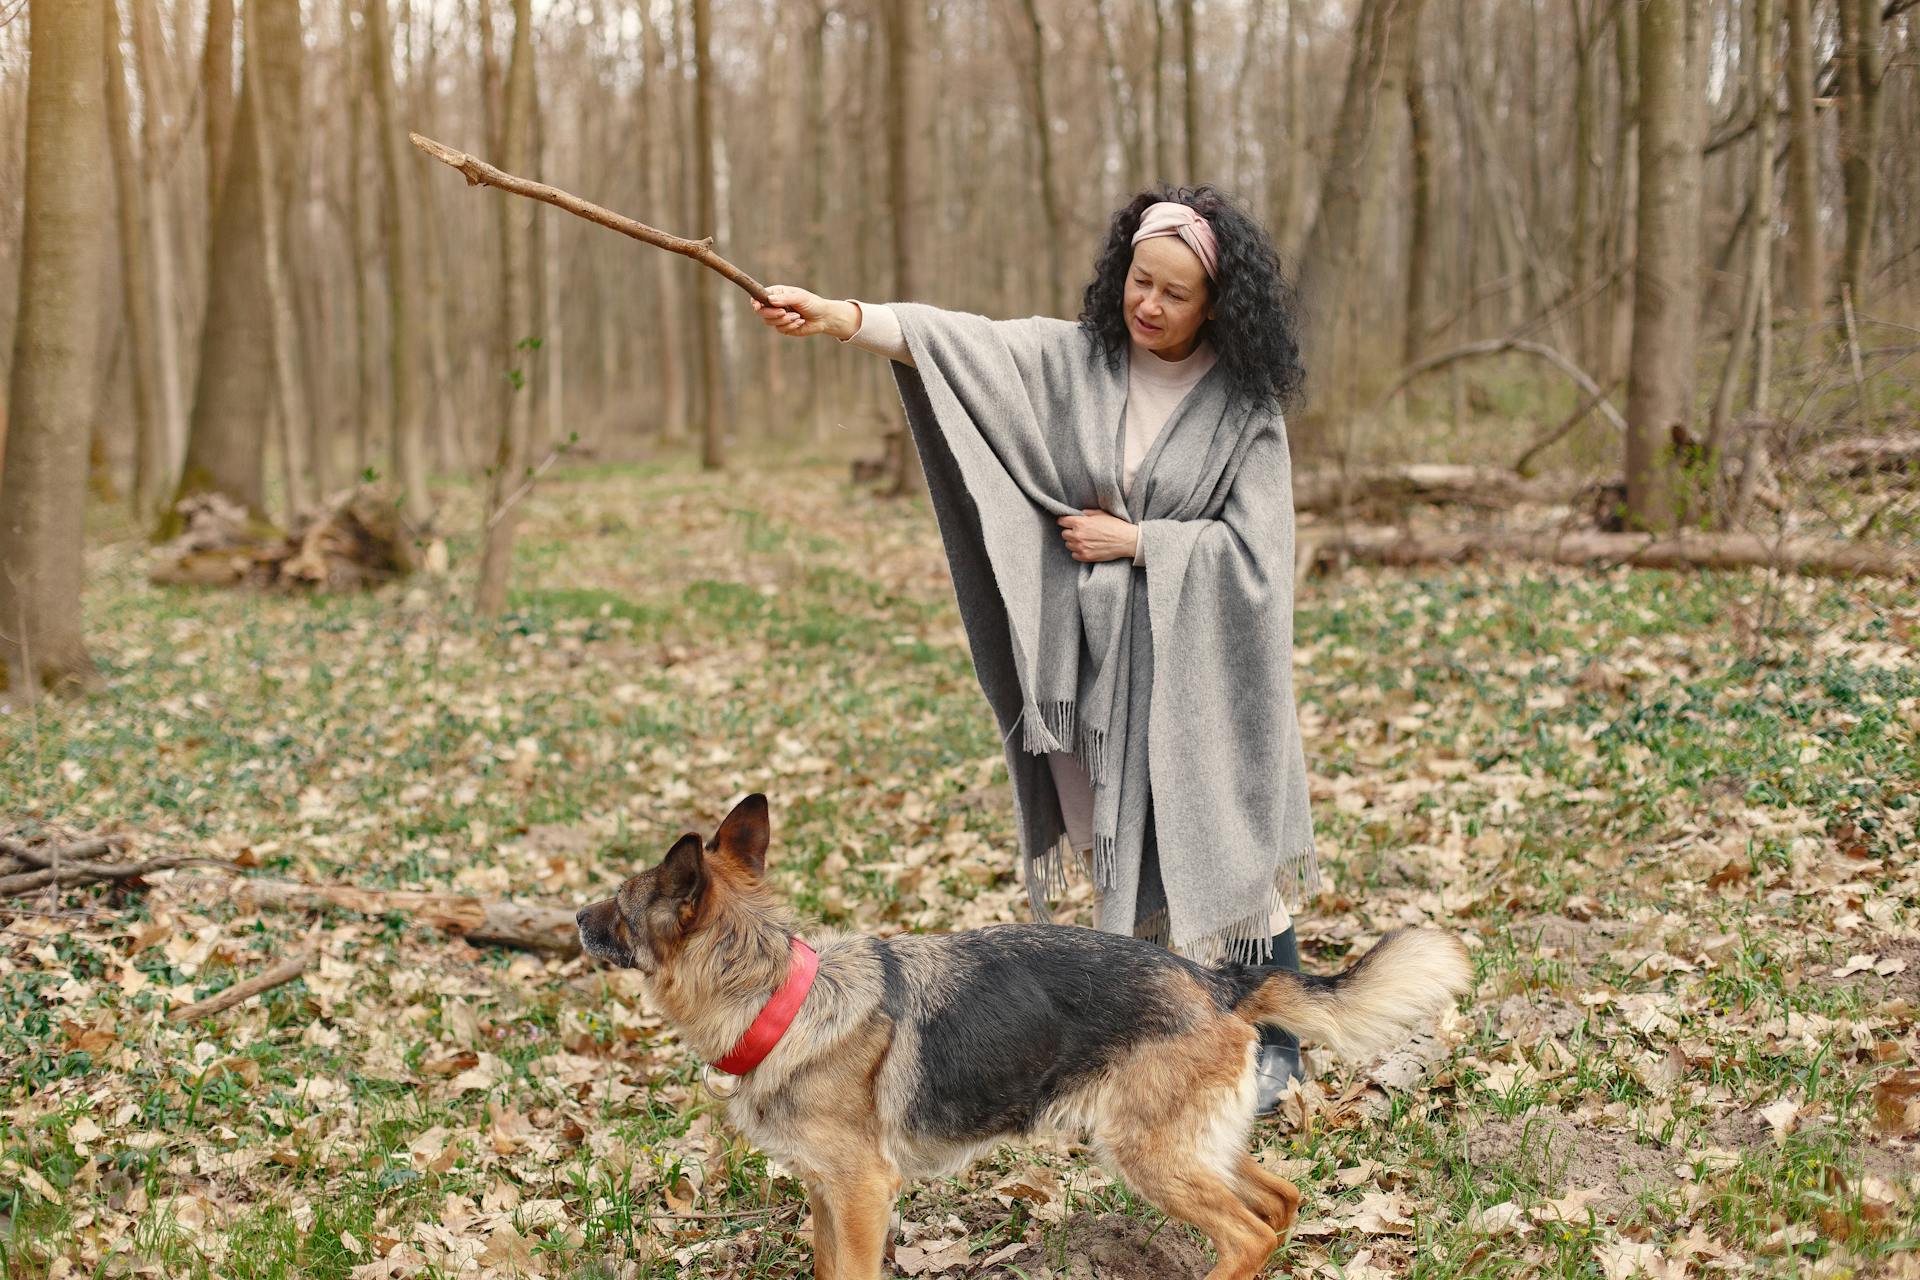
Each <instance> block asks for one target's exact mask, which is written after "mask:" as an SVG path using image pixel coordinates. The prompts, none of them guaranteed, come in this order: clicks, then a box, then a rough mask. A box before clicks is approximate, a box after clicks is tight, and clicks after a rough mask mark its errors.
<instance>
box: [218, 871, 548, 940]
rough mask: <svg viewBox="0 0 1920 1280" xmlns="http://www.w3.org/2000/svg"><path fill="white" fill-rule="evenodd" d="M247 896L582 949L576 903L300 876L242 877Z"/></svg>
mask: <svg viewBox="0 0 1920 1280" xmlns="http://www.w3.org/2000/svg"><path fill="white" fill-rule="evenodd" d="M237 889H238V892H239V893H240V895H241V897H242V898H243V899H246V900H248V901H250V902H251V903H252V904H253V905H254V906H255V907H257V908H272V909H278V910H283V911H318V910H320V909H321V908H323V907H338V908H339V909H341V910H342V911H352V912H354V913H356V914H358V915H364V916H384V915H394V914H397V915H403V916H408V917H411V918H412V919H415V920H418V921H420V922H421V923H422V924H428V925H432V926H433V927H434V928H436V929H439V930H441V931H442V932H444V933H451V934H453V935H454V936H456V937H460V938H465V939H466V940H467V941H468V942H470V943H472V944H474V945H475V946H495V947H515V948H518V949H520V950H522V951H545V952H550V953H552V954H555V955H568V956H570V955H577V954H579V951H580V933H579V930H578V928H577V927H576V926H575V924H574V908H572V907H555V906H546V905H542V904H540V903H531V902H512V901H508V900H504V899H487V898H475V897H472V896H470V895H467V894H461V893H428V892H423V891H420V890H413V889H363V888H360V887H359V886H357V885H346V884H305V883H302V882H300V881H297V880H254V879H248V880H242V881H240V882H239V884H238V886H237Z"/></svg>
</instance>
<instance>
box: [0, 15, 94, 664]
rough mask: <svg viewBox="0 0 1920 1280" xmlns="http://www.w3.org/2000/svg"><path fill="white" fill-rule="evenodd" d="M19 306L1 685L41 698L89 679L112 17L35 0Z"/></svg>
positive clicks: (3, 469)
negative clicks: (86, 591)
mask: <svg viewBox="0 0 1920 1280" xmlns="http://www.w3.org/2000/svg"><path fill="white" fill-rule="evenodd" d="M28 23H29V26H28V31H27V41H28V55H27V58H28V61H27V143H26V146H27V150H26V175H25V183H24V186H25V200H24V208H23V212H22V220H21V250H20V291H19V299H20V309H19V312H18V314H17V316H16V318H15V325H14V331H13V363H12V366H11V373H10V375H9V379H8V402H7V421H8V423H9V424H10V425H9V429H8V431H7V433H6V441H5V458H4V464H3V465H0V681H4V683H5V687H6V688H7V689H8V690H9V691H11V692H16V693H18V694H19V696H20V698H21V699H22V700H31V699H33V698H34V697H35V696H36V695H37V693H38V691H39V690H40V689H43V688H49V687H53V686H56V685H59V684H62V683H65V682H67V681H69V680H85V679H87V678H88V677H89V675H90V674H91V672H92V669H93V666H92V662H91V660H90V659H89V658H88V656H87V649H86V643H85V640H84V638H83V636H82V634H81V630H80V624H81V618H80V584H81V582H82V579H83V576H84V571H85V566H84V564H83V561H82V556H81V551H82V539H83V537H84V534H85V520H84V516H85V512H86V498H87V438H88V436H89V434H90V428H91V426H92V423H93V419H94V414H95V404H94V398H95V394H96V383H97V380H98V376H99V370H98V369H97V367H96V360H97V357H98V354H99V351H98V347H99V341H100V334H101V328H102V326H101V323H100V303H101V295H102V289H103V285H104V283H105V282H104V281H103V280H102V279H101V275H102V272H103V269H104V266H105V248H106V226H105V225H104V222H105V214H106V202H107V198H108V196H107V186H106V167H107V163H108V161H107V157H106V156H105V155H103V154H101V148H100V143H101V141H102V139H103V136H104V134H105V132H106V129H107V108H106V85H105V84H104V83H103V77H104V75H105V69H106V59H105V58H104V57H103V56H102V55H101V46H102V44H103V43H104V41H105V39H106V34H105V10H104V9H103V8H102V5H101V4H99V3H76V2H75V0H33V5H32V7H31V9H30V11H29V14H28Z"/></svg>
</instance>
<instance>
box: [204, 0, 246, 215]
mask: <svg viewBox="0 0 1920 1280" xmlns="http://www.w3.org/2000/svg"><path fill="white" fill-rule="evenodd" d="M233 25H234V19H233V0H207V40H206V44H205V45H204V46H203V47H202V49H201V54H200V107H201V111H202V113H203V114H202V116H201V119H202V120H203V121H204V122H205V125H206V139H207V210H208V216H209V217H212V211H213V210H215V209H218V208H219V207H220V190H221V188H222V187H223V186H224V185H225V184H226V175H227V164H228V153H229V151H230V149H231V147H232V144H233V130H234V127H235V124H236V122H237V120H238V109H237V107H236V106H235V103H234V97H233Z"/></svg>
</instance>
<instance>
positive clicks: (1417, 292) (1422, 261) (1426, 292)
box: [1400, 21, 1434, 364]
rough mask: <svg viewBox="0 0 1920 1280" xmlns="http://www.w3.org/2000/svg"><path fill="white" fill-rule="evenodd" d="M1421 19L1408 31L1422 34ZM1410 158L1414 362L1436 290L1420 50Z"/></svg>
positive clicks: (1413, 70)
mask: <svg viewBox="0 0 1920 1280" xmlns="http://www.w3.org/2000/svg"><path fill="white" fill-rule="evenodd" d="M1418 29H1419V28H1418V25H1417V21H1416V24H1415V25H1414V26H1413V27H1411V28H1410V29H1409V30H1408V32H1407V37H1408V39H1410V40H1412V39H1417V32H1418ZM1406 93H1407V158H1408V161H1409V163H1410V169H1411V175H1412V181H1411V184H1410V187H1411V189H1410V190H1409V191H1408V193H1407V202H1408V205H1409V208H1408V211H1407V212H1408V217H1409V220H1410V227H1409V230H1408V232H1407V314H1406V322H1405V323H1406V328H1405V332H1404V337H1403V338H1402V340H1401V344H1400V345H1401V357H1402V360H1403V361H1404V363H1406V364H1412V363H1413V362H1414V361H1416V360H1418V359H1419V358H1420V357H1421V355H1422V354H1423V352H1422V348H1423V347H1424V346H1425V344H1426V332H1427V313H1428V312H1429V311H1430V310H1431V309H1432V303H1431V296H1432V294H1433V212H1434V211H1433V152H1434V139H1433V121H1432V113H1431V110H1430V109H1429V107H1428V104H1427V80H1426V74H1425V71H1424V69H1423V67H1422V65H1421V61H1420V58H1419V56H1418V54H1417V53H1416V54H1415V55H1414V56H1412V57H1410V58H1409V59H1408V60H1407V86H1406Z"/></svg>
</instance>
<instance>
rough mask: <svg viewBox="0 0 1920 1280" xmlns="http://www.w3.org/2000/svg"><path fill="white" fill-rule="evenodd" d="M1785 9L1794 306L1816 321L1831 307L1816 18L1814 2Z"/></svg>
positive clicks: (1791, 2) (1803, 0) (1799, 1)
mask: <svg viewBox="0 0 1920 1280" xmlns="http://www.w3.org/2000/svg"><path fill="white" fill-rule="evenodd" d="M1841 2H1842V3H1843V4H1845V3H1850V2H1851V0H1841ZM1786 6H1787V113H1788V122H1789V123H1788V133H1787V136H1788V139H1789V144H1790V145H1789V150H1788V152H1787V212H1788V219H1789V221H1790V222H1791V224H1792V226H1793V285H1794V302H1795V304H1796V305H1797V306H1798V307H1799V308H1800V310H1801V311H1803V312H1804V313H1805V314H1806V316H1807V318H1808V319H1809V320H1811V319H1814V318H1815V317H1817V316H1819V315H1820V313H1821V311H1822V310H1823V309H1824V308H1825V307H1826V302H1827V283H1826V258H1825V255H1824V250H1822V248H1821V244H1820V240H1821V237H1820V137H1819V134H1818V132H1816V122H1815V119H1814V114H1813V15H1812V12H1811V8H1812V3H1811V0H1786Z"/></svg>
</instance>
